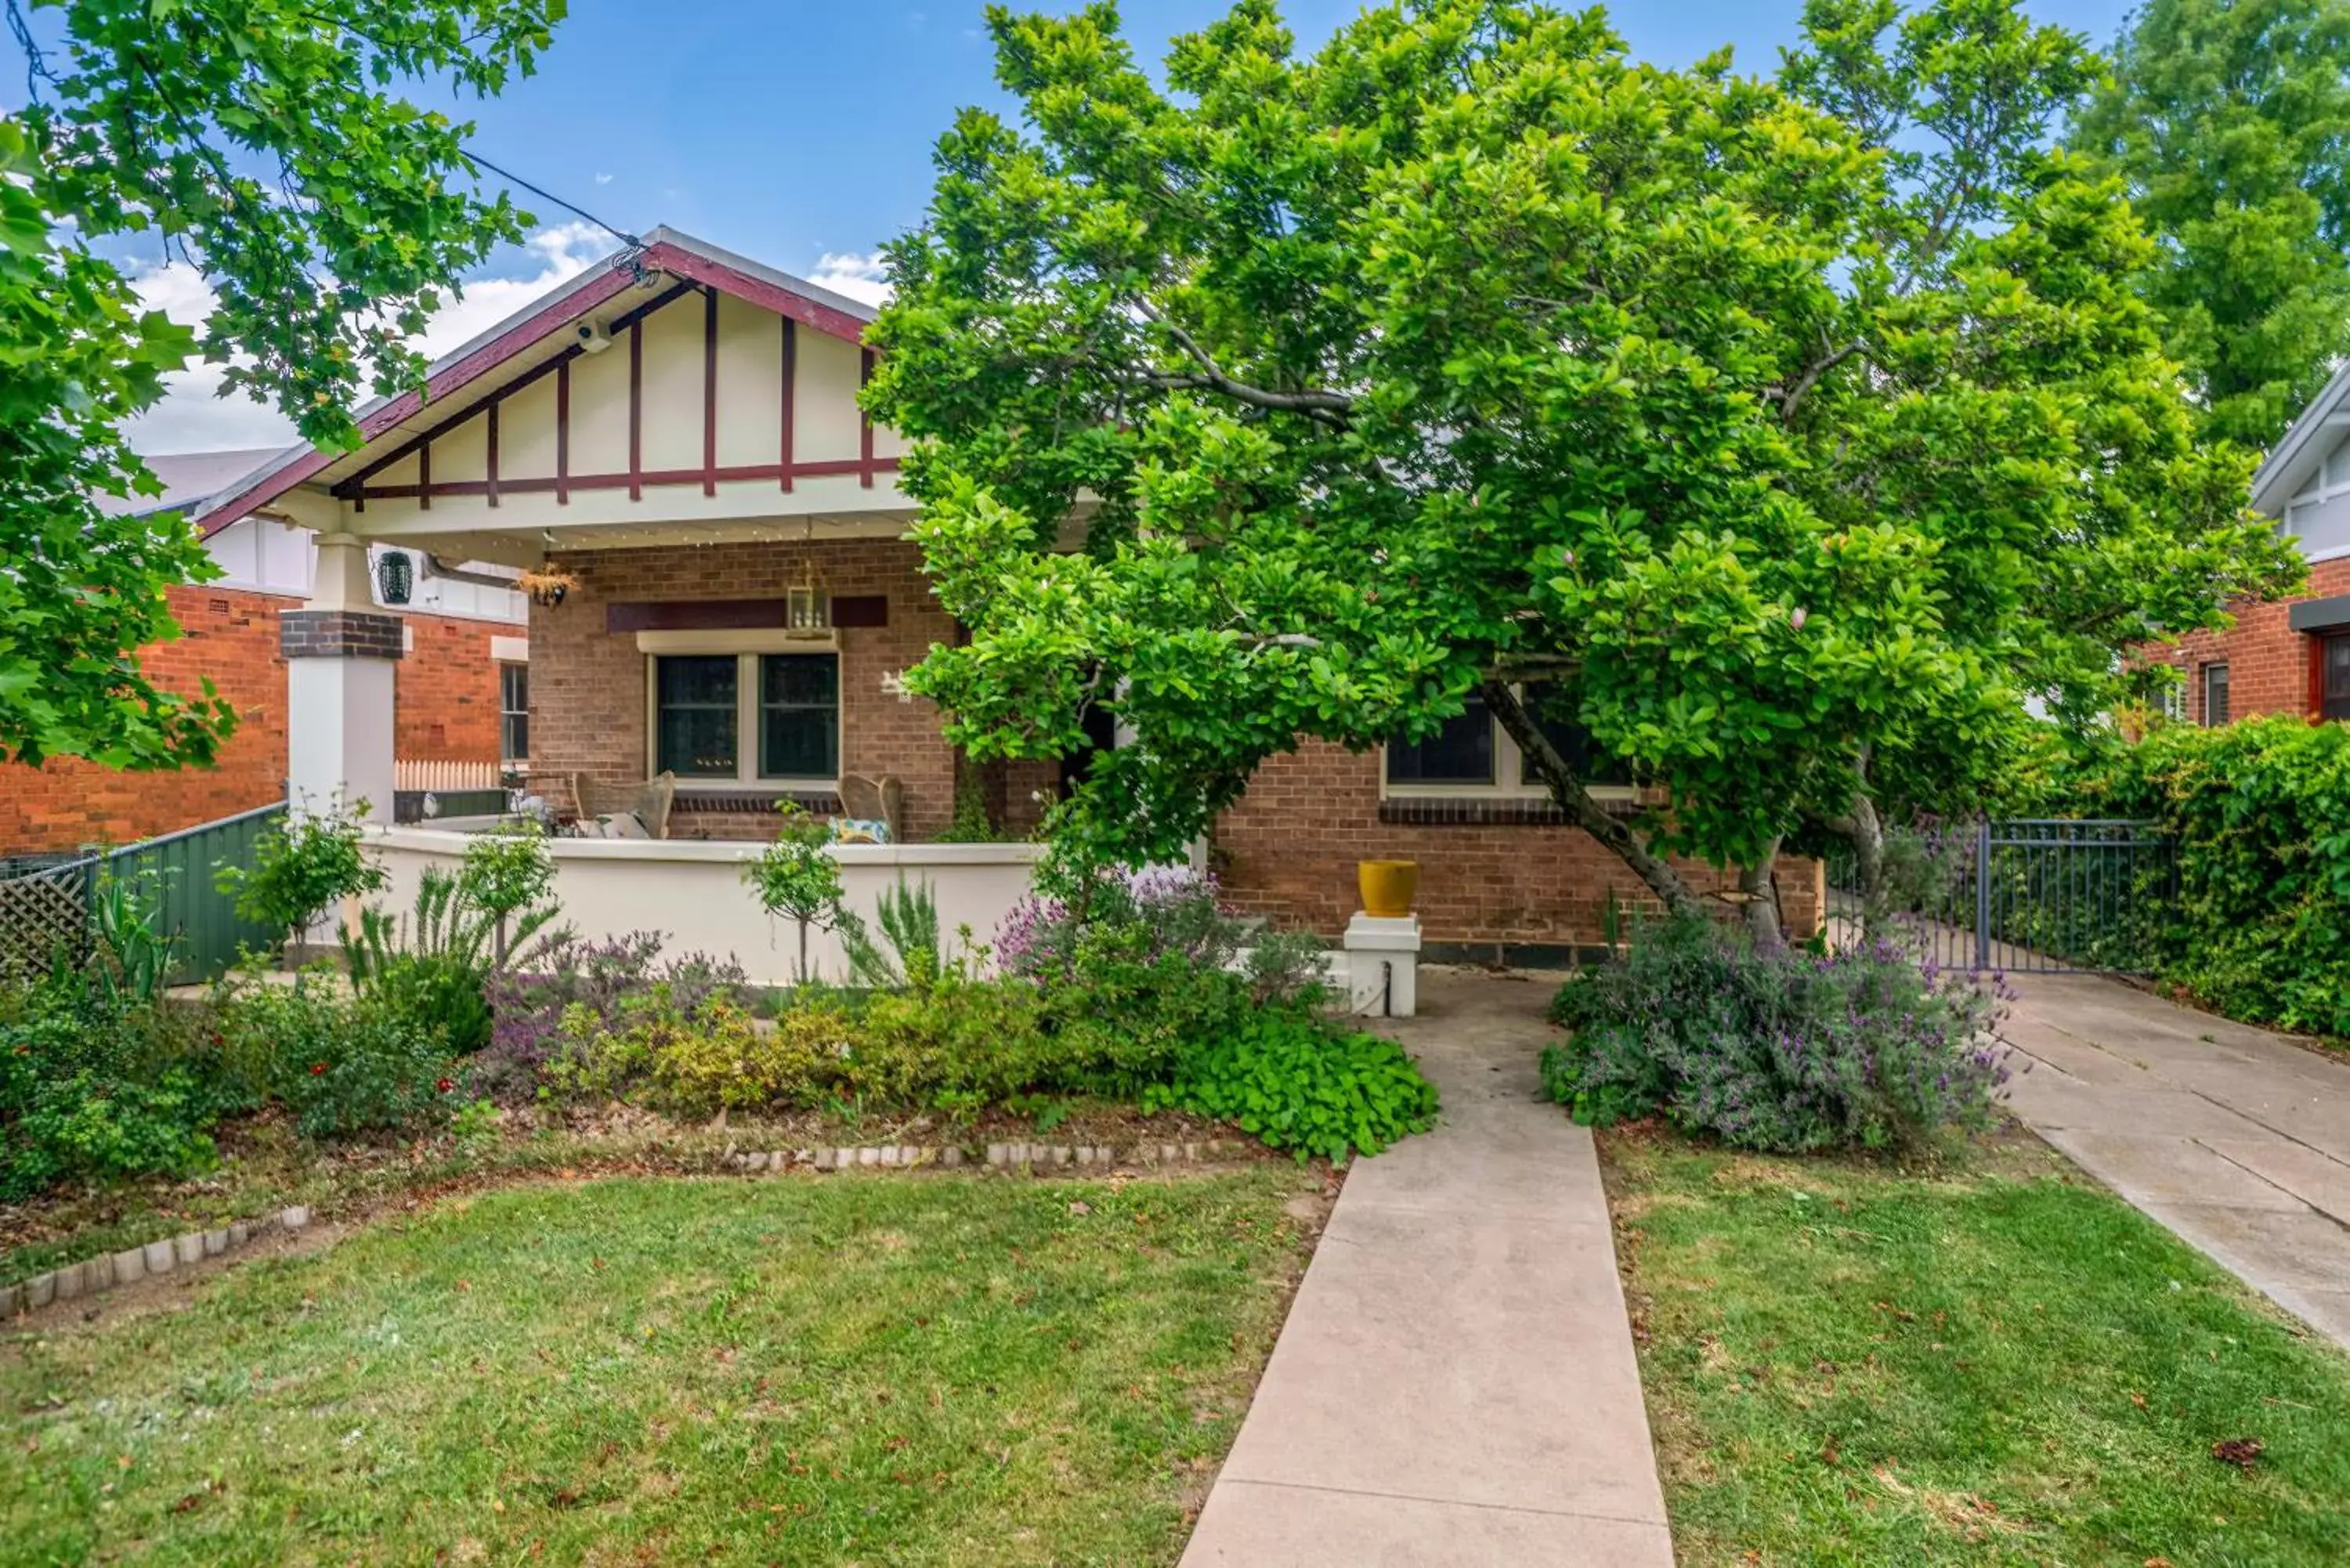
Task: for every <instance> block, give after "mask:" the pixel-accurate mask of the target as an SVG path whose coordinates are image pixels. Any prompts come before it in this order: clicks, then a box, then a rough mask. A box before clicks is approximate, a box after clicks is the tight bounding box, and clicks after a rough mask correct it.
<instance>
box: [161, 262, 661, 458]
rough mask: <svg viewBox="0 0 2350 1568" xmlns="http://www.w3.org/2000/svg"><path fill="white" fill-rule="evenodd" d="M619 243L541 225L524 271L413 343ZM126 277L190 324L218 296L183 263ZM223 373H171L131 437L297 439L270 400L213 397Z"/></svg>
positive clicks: (450, 335) (508, 301)
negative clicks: (158, 401) (160, 396)
mask: <svg viewBox="0 0 2350 1568" xmlns="http://www.w3.org/2000/svg"><path fill="white" fill-rule="evenodd" d="M617 249H619V241H618V240H616V239H614V238H613V237H612V236H611V235H609V234H606V233H605V232H604V231H603V230H601V229H598V228H596V227H595V226H593V225H592V224H588V223H563V224H559V225H557V226H556V227H554V228H549V229H542V230H540V231H539V232H538V233H536V234H533V235H531V236H530V238H529V239H528V240H526V241H525V242H524V244H523V250H524V254H525V258H526V259H525V271H524V273H523V274H522V275H519V276H511V277H484V278H476V279H474V280H473V282H471V283H468V284H467V285H466V286H465V289H464V293H463V296H462V297H460V298H456V299H452V300H449V301H447V302H445V303H444V304H443V305H442V307H441V308H440V309H439V310H437V311H435V312H434V313H433V316H432V324H431V325H430V326H429V327H426V328H425V330H424V333H423V335H422V336H421V337H419V338H418V339H417V347H418V348H421V349H422V350H423V351H424V353H425V355H426V356H427V357H428V358H438V357H439V356H441V355H442V354H445V353H447V352H448V351H449V350H450V349H452V348H456V347H457V346H458V345H459V344H461V343H463V342H465V341H466V340H467V339H469V338H472V337H476V336H478V335H479V334H481V333H482V332H483V331H484V330H486V329H487V328H489V327H493V326H494V325H496V324H497V323H498V322H500V321H503V320H504V319H505V317H509V316H511V315H513V314H514V313H515V311H517V310H519V309H521V308H522V307H523V306H525V305H527V304H529V303H530V302H531V301H532V300H534V299H536V298H537V297H538V296H540V295H542V294H544V293H546V291H547V290H548V289H550V288H553V287H554V286H556V284H559V283H561V282H563V281H564V280H565V279H567V278H569V277H571V276H574V275H577V273H579V272H581V271H582V270H584V269H586V268H587V267H588V266H590V265H594V264H595V263H596V262H597V261H598V260H599V259H600V258H602V257H604V256H606V255H608V254H611V253H612V252H613V251H615V250H617ZM131 282H132V285H133V286H134V287H136V288H137V290H138V291H139V297H140V300H141V301H142V302H144V303H145V304H146V305H147V306H148V307H149V308H151V309H157V310H161V311H162V312H163V314H165V315H166V316H169V317H171V318H172V320H174V321H178V322H182V323H183V324H185V325H187V326H190V327H195V326H201V325H202V324H203V320H204V318H205V317H208V316H210V315H211V314H212V312H213V306H215V305H216V304H218V303H219V301H218V298H217V296H214V294H213V290H212V286H210V285H209V284H207V283H205V282H204V279H203V274H201V273H199V272H197V271H196V270H195V269H194V268H193V267H191V266H189V265H185V264H184V263H180V262H173V263H172V264H170V265H164V266H158V267H153V268H151V269H149V270H148V271H147V272H144V273H141V274H139V275H136V276H134V277H133V278H132V280H131ZM225 373H226V368H225V367H224V366H220V365H197V366H195V367H193V368H192V369H187V370H183V371H182V372H181V373H179V374H178V375H176V376H173V377H172V378H170V379H169V387H170V389H169V390H168V391H167V392H165V394H164V396H163V400H162V401H161V402H160V403H158V404H157V405H156V406H155V407H153V408H152V409H150V410H148V411H147V412H145V413H144V414H141V415H140V416H139V418H137V419H136V420H133V421H131V422H130V444H131V445H132V446H133V447H135V448H136V449H137V450H139V451H140V452H155V453H162V452H209V451H216V450H219V449H222V448H225V447H252V446H277V445H283V444H285V443H287V442H290V441H293V440H294V439H295V430H294V425H293V422H292V421H289V420H288V419H286V416H285V415H283V414H281V413H279V412H278V411H277V410H276V409H275V408H274V407H272V406H270V405H268V404H266V403H256V402H255V401H253V400H251V399H249V398H247V397H245V396H244V394H243V393H237V394H234V395H232V396H230V397H226V398H223V397H221V396H219V392H220V387H221V379H222V377H223V376H224V374H225Z"/></svg>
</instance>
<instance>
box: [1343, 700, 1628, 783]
mask: <svg viewBox="0 0 2350 1568" xmlns="http://www.w3.org/2000/svg"><path fill="white" fill-rule="evenodd" d="M1518 700H1519V701H1521V702H1523V704H1524V705H1525V709H1526V711H1527V712H1528V713H1529V714H1530V715H1532V716H1533V718H1534V723H1535V725H1536V726H1537V727H1538V728H1539V729H1540V730H1541V731H1542V732H1543V734H1544V737H1545V738H1546V739H1548V740H1549V742H1550V743H1551V744H1552V745H1553V746H1555V747H1556V748H1557V749H1558V753H1559V754H1560V756H1562V757H1563V758H1565V761H1566V763H1567V765H1568V766H1569V767H1572V768H1573V769H1574V770H1575V774H1576V776H1577V777H1579V778H1581V779H1582V780H1583V782H1584V783H1585V784H1587V785H1589V786H1590V787H1592V788H1593V789H1595V790H1596V791H1599V792H1602V793H1607V792H1610V791H1614V792H1619V793H1620V792H1625V791H1628V790H1629V789H1630V788H1631V787H1632V770H1631V768H1630V766H1629V765H1628V764H1627V763H1625V762H1624V761H1623V759H1621V758H1619V757H1614V756H1610V755H1608V754H1607V753H1605V752H1602V751H1601V750H1600V749H1599V747H1598V746H1597V744H1596V743H1595V742H1593V740H1592V738H1591V732H1589V731H1588V730H1586V729H1585V728H1584V727H1583V726H1582V725H1581V724H1579V723H1577V722H1575V720H1574V719H1573V718H1572V717H1569V716H1567V715H1565V714H1562V713H1559V712H1556V711H1554V705H1553V703H1552V701H1551V699H1550V697H1549V693H1548V691H1547V689H1546V688H1545V687H1544V686H1542V685H1530V686H1526V687H1524V688H1523V689H1521V690H1520V691H1519V693H1518ZM1387 782H1388V793H1389V794H1471V795H1478V794H1483V795H1495V796H1543V797H1547V796H1548V794H1549V790H1548V787H1547V786H1546V785H1544V783H1543V782H1542V779H1541V777H1540V776H1539V775H1537V774H1535V772H1534V765H1533V763H1530V762H1528V761H1527V760H1526V758H1525V757H1524V756H1523V755H1522V754H1521V753H1520V752H1519V750H1518V747H1517V743H1516V742H1513V741H1512V740H1511V739H1510V733H1509V732H1508V731H1507V730H1505V729H1503V727H1502V722H1501V721H1500V720H1499V719H1497V718H1495V717H1494V716H1493V711H1492V709H1491V708H1490V707H1488V706H1487V705H1486V702H1485V699H1484V698H1483V697H1482V695H1480V694H1478V693H1476V692H1473V691H1472V692H1471V693H1470V694H1469V697H1468V700H1467V702H1466V704H1465V705H1464V706H1463V707H1462V709H1461V713H1460V716H1459V717H1457V718H1453V719H1449V720H1447V721H1445V722H1444V724H1443V726H1442V727H1441V728H1440V729H1439V730H1438V731H1437V732H1435V733H1434V734H1432V735H1430V736H1429V737H1428V738H1426V739H1425V740H1420V741H1405V740H1401V739H1398V740H1394V741H1390V742H1388V745H1387Z"/></svg>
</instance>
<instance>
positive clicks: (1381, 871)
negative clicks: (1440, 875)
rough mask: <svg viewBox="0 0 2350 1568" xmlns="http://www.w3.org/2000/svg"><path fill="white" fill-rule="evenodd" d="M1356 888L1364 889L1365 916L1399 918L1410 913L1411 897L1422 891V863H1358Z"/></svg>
mask: <svg viewBox="0 0 2350 1568" xmlns="http://www.w3.org/2000/svg"><path fill="white" fill-rule="evenodd" d="M1355 885H1356V886H1357V888H1360V889H1361V890H1362V894H1363V913H1365V914H1367V915H1374V916H1377V917H1378V918H1379V919H1388V920H1393V919H1401V918H1403V917H1404V916H1406V915H1409V914H1410V913H1411V898H1412V895H1413V894H1415V893H1417V892H1419V861H1417V860H1358V861H1357V862H1356V863H1355Z"/></svg>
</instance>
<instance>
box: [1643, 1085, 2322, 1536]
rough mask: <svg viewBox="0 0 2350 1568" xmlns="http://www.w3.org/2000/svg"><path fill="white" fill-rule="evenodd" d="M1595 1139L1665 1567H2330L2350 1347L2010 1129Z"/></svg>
mask: <svg viewBox="0 0 2350 1568" xmlns="http://www.w3.org/2000/svg"><path fill="white" fill-rule="evenodd" d="M1600 1150H1601V1155H1602V1158H1603V1161H1604V1163H1605V1168H1606V1176H1607V1188H1608V1194H1609V1199H1610V1204H1611V1208H1612V1209H1613V1211H1614V1214H1615V1219H1616V1224H1617V1257H1618V1261H1619V1263H1620V1264H1621V1266H1622V1269H1623V1273H1624V1280H1625V1286H1626V1291H1627V1297H1628V1299H1629V1301H1630V1304H1631V1308H1632V1312H1633V1321H1634V1331H1635V1336H1636V1338H1637V1340H1638V1344H1639V1347H1640V1362H1641V1379H1642V1384H1643V1386H1644V1388H1645V1390H1646V1394H1647V1398H1648V1417H1649V1422H1650V1426H1651V1428H1652V1431H1653V1434H1654V1437H1655V1440H1656V1445H1657V1451H1658V1455H1659V1468H1660V1470H1661V1473H1662V1476H1663V1480H1664V1484H1665V1494H1666V1501H1667V1504H1668V1507H1669V1511H1670V1514H1671V1519H1672V1527H1673V1537H1674V1542H1675V1546H1676V1549H1677V1551H1678V1552H1679V1557H1680V1560H1681V1561H1682V1562H1684V1563H1739V1564H1747V1563H1791V1564H1792V1563H1807V1564H1808V1563H1856V1564H1857V1563H1888V1562H1900V1563H2011V1562H2012V1563H2046V1562H2068V1563H2126V1564H2130V1565H2133V1568H2136V1565H2139V1564H2145V1563H2178V1564H2182V1565H2183V1564H2186V1563H2220V1562H2228V1563H2263V1564H2292V1563H2312V1564H2315V1563H2336V1562H2339V1561H2340V1560H2341V1544H2342V1542H2344V1541H2345V1540H2350V1358H2345V1356H2343V1355H2341V1354H2340V1353H2339V1352H2338V1351H2336V1350H2334V1348H2333V1347H2332V1346H2331V1345H2328V1344H2326V1343H2325V1342H2324V1341H2323V1340H2321V1339H2319V1338H2317V1337H2316V1336H2314V1335H2313V1334H2310V1333H2309V1332H2308V1331H2307V1330H2306V1329H2304V1328H2303V1327H2302V1326H2301V1325H2300V1324H2296V1323H2294V1322H2293V1321H2292V1320H2290V1319H2288V1318H2286V1317H2285V1316H2283V1315H2282V1314H2280V1313H2279V1312H2277V1311H2276V1310H2275V1309H2274V1308H2272V1307H2271V1306H2270V1305H2269V1304H2268V1303H2265V1302H2263V1301H2262V1300H2261V1299H2260V1298H2259V1297H2257V1296H2255V1295H2253V1294H2252V1293H2251V1292H2249V1291H2247V1290H2246V1289H2245V1288H2244V1287H2243V1286H2241V1284H2239V1283H2238V1282H2236V1281H2234V1280H2233V1279H2231V1278H2230V1277H2229V1276H2227V1275H2226V1274H2224V1273H2222V1272H2220V1271H2219V1270H2218V1269H2216V1268H2215V1267H2213V1266H2212V1265H2211V1264H2210V1263H2209V1262H2205V1261H2204V1260H2203V1259H2202V1258H2201V1257H2199V1255H2197V1254H2196V1253H2195V1252H2194V1251H2191V1250H2190V1249H2189V1248H2187V1247H2186V1246H2184V1245H2183V1244H2181V1243H2180V1242H2179V1241H2177V1240H2176V1239H2175V1238H2173V1237H2172V1236H2170V1235H2169V1234H2168V1232H2167V1231H2163V1230H2162V1229H2161V1227H2159V1226H2158V1225H2157V1224H2155V1223H2154V1222H2153V1221H2152V1220H2147V1219H2146V1218H2145V1217H2144V1216H2142V1215H2140V1214H2138V1213H2137V1211H2136V1210H2132V1209H2130V1208H2129V1207H2128V1206H2127V1205H2126V1204H2125V1203H2122V1202H2121V1201H2120V1200H2118V1199H2116V1198H2114V1197H2112V1196H2111V1195H2110V1194H2108V1193H2106V1192H2105V1191H2103V1190H2102V1189H2098V1188H2097V1187H2096V1186H2095V1184H2094V1183H2092V1182H2090V1181H2089V1180H2088V1179H2086V1178H2085V1177H2083V1176H2081V1175H2080V1174H2079V1173H2078V1172H2077V1171H2075V1170H2074V1169H2073V1168H2071V1167H2070V1166H2069V1165H2067V1164H2066V1163H2065V1162H2064V1160H2063V1159H2062V1158H2059V1157H2058V1156H2056V1155H2055V1154H2054V1152H2053V1151H2051V1150H2049V1149H2047V1148H2046V1147H2044V1146H2043V1145H2041V1144H2039V1143H2038V1142H2037V1140H2035V1139H2033V1138H2031V1137H2029V1136H2028V1135H2024V1134H2022V1133H2021V1132H2017V1131H2013V1130H2007V1131H2002V1132H2000V1133H1997V1134H1992V1135H1989V1136H1985V1137H1977V1138H1975V1139H1972V1140H1970V1141H1969V1143H1967V1144H1966V1145H1965V1146H1963V1147H1962V1148H1961V1149H1960V1152H1958V1153H1957V1154H1955V1155H1953V1156H1951V1157H1950V1158H1947V1159H1939V1160H1924V1161H1918V1162H1909V1163H1896V1162H1892V1161H1876V1160H1862V1159H1855V1158H1773V1157H1768V1156H1762V1155H1753V1154H1738V1153H1731V1152H1727V1151H1723V1150H1721V1149H1719V1148H1717V1147H1709V1146H1703V1145H1700V1144H1698V1143H1695V1142H1692V1141H1690V1140H1689V1139H1686V1138H1684V1137H1680V1136H1679V1135H1677V1134H1671V1133H1667V1132H1665V1131H1662V1130H1661V1129H1660V1128H1659V1127H1658V1126H1657V1124H1654V1123H1643V1124H1635V1125H1629V1126H1626V1127H1618V1128H1615V1129H1611V1130H1607V1131H1604V1132H1602V1133H1601V1134H1600ZM2245 1441H2249V1442H2251V1443H2255V1444H2257V1445H2258V1449H2257V1453H2256V1455H2253V1454H2252V1452H2251V1450H2249V1449H2244V1448H2241V1447H2237V1448H2230V1447H2224V1446H2223V1445H2231V1444H2238V1443H2241V1442H2245ZM2220 1455H2232V1456H2234V1457H2235V1458H2236V1459H2247V1458H2249V1461H2250V1462H2249V1467H2248V1468H2240V1466H2239V1464H2237V1463H2234V1462H2230V1460H2229V1459H2225V1458H2222V1457H2218V1456H2220Z"/></svg>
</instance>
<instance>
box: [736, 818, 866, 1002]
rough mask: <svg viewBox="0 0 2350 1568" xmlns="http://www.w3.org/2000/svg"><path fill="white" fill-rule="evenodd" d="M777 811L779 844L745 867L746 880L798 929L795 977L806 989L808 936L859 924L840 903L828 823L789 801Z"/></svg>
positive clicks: (771, 912) (766, 905) (773, 914)
mask: <svg viewBox="0 0 2350 1568" xmlns="http://www.w3.org/2000/svg"><path fill="white" fill-rule="evenodd" d="M776 809H777V810H779V811H780V812H781V813H782V814H783V822H782V825H781V826H779V827H777V828H776V830H775V840H774V842H773V843H771V844H769V845H768V846H766V848H764V849H763V850H761V851H760V852H759V857H758V858H757V859H756V860H754V861H752V862H751V863H750V864H749V865H747V866H745V867H743V881H745V882H747V883H749V884H750V887H751V891H752V893H753V894H754V896H755V897H756V898H758V900H759V907H760V908H762V909H765V910H766V911H767V914H768V917H769V918H770V919H784V920H789V921H791V922H792V923H793V924H794V925H795V926H796V927H797V928H798V929H799V956H798V959H797V961H795V964H794V966H793V970H792V977H793V978H794V979H795V980H796V981H798V982H799V983H800V984H802V985H806V983H807V982H808V979H809V971H808V951H807V948H808V932H809V931H810V930H811V929H815V930H824V931H841V932H846V931H847V930H849V929H856V928H858V925H859V922H858V919H857V917H856V916H855V915H852V914H850V913H849V912H848V909H847V906H846V905H844V904H843V903H842V902H841V898H842V888H841V883H840V862H839V861H837V860H836V859H834V858H833V857H832V851H831V849H830V848H829V847H828V837H829V834H828V830H827V828H826V826H825V825H824V824H823V823H821V822H818V821H816V819H815V818H813V817H811V816H809V815H807V814H806V813H805V812H803V811H801V810H800V809H799V808H798V807H797V806H795V805H792V804H791V803H790V802H789V801H785V802H784V803H782V804H781V805H779V806H778V807H777V808H776ZM847 940H855V939H847Z"/></svg>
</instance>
